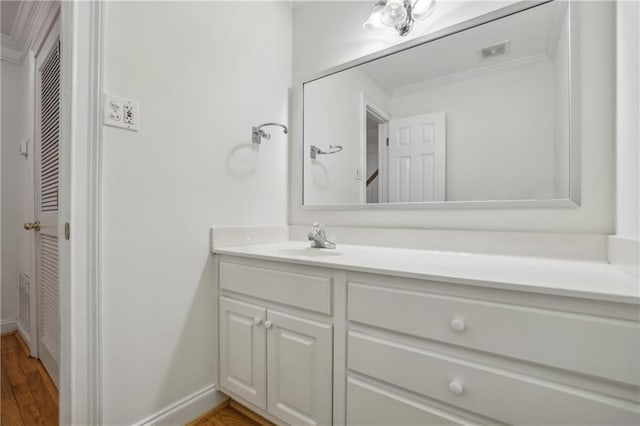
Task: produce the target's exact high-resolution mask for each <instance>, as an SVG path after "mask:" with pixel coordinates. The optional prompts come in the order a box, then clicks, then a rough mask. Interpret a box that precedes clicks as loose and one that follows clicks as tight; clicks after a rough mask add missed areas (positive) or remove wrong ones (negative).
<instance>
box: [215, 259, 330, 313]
mask: <svg viewBox="0 0 640 426" xmlns="http://www.w3.org/2000/svg"><path fill="white" fill-rule="evenodd" d="M220 288H221V289H225V290H229V291H234V292H237V293H242V294H247V295H249V296H253V297H257V298H259V299H264V300H271V301H273V302H278V303H283V304H286V305H291V306H295V307H297V308H301V309H307V310H310V311H316V312H321V313H323V314H327V315H331V278H330V277H327V276H317V275H309V274H304V273H299V272H289V271H284V270H278V269H269V268H261V267H256V266H249V265H240V264H236V263H228V262H220Z"/></svg>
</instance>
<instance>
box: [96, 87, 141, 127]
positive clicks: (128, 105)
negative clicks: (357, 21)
mask: <svg viewBox="0 0 640 426" xmlns="http://www.w3.org/2000/svg"><path fill="white" fill-rule="evenodd" d="M104 124H105V125H106V126H113V127H120V128H122V129H127V130H133V131H134V132H137V131H138V130H139V129H140V110H139V108H138V103H137V102H136V101H134V100H132V99H124V98H119V97H116V96H112V95H106V94H105V96H104Z"/></svg>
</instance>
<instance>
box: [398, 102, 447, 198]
mask: <svg viewBox="0 0 640 426" xmlns="http://www.w3.org/2000/svg"><path fill="white" fill-rule="evenodd" d="M445 132H446V128H445V113H444V112H436V113H431V114H421V115H416V116H413V117H405V118H396V119H392V120H391V121H390V122H389V202H391V203H394V202H401V203H415V202H424V201H444V200H445V179H446V158H445V152H446V149H445V144H446V133H445Z"/></svg>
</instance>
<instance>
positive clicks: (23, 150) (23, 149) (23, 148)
mask: <svg viewBox="0 0 640 426" xmlns="http://www.w3.org/2000/svg"><path fill="white" fill-rule="evenodd" d="M20 155H22V156H23V157H24V158H28V157H29V139H25V140H23V141H20Z"/></svg>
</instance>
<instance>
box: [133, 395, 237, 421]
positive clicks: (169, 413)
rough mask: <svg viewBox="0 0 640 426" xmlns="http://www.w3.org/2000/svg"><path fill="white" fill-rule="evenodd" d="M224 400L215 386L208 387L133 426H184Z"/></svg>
mask: <svg viewBox="0 0 640 426" xmlns="http://www.w3.org/2000/svg"><path fill="white" fill-rule="evenodd" d="M226 398H227V396H226V395H225V394H223V393H222V392H220V391H219V390H218V389H217V388H216V386H215V385H210V386H207V387H206V388H204V389H201V390H199V391H197V392H195V393H193V394H191V395H189V396H187V397H186V398H183V399H181V400H180V401H177V402H175V403H173V404H171V405H170V406H168V407H166V408H164V409H162V410H160V411H158V412H156V413H154V414H152V415H150V416H149V417H147V418H145V419H144V420H141V421H139V422H137V423H135V426H151V425H184V424H186V423H188V422H190V421H192V420H193V419H195V418H197V417H199V416H200V415H202V413H205V412H207V411H209V410H211V408H213V407H215V406H216V405H218V404H220V403H221V402H222V401H224V400H225V399H226Z"/></svg>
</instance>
